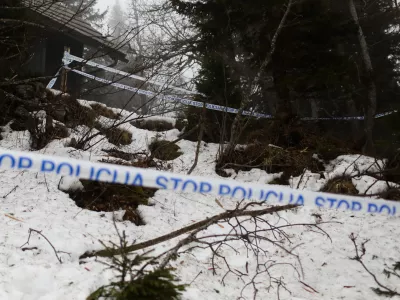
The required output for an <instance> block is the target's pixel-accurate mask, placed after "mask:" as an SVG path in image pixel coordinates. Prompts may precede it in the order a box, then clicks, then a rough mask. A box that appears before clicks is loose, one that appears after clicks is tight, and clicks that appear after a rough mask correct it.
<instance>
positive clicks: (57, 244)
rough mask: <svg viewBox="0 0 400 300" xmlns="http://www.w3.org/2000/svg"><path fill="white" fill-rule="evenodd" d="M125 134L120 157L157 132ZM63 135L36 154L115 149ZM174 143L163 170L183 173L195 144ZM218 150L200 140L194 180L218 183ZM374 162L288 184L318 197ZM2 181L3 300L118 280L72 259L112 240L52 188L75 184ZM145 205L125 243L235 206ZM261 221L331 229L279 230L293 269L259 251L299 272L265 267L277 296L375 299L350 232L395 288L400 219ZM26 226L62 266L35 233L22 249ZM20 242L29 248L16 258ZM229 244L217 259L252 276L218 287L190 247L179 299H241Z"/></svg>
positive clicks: (23, 143) (243, 175)
mask: <svg viewBox="0 0 400 300" xmlns="http://www.w3.org/2000/svg"><path fill="white" fill-rule="evenodd" d="M81 103H84V102H83V101H82V102H81ZM124 114H125V112H124V113H123V115H124ZM103 121H104V118H102V122H103ZM124 128H125V129H127V130H129V131H130V132H132V135H133V142H132V143H131V144H130V145H127V146H123V147H121V148H120V149H121V150H123V151H126V152H137V151H140V150H144V149H147V146H148V144H149V143H150V141H151V140H152V139H153V138H154V137H156V135H160V133H155V132H150V131H147V130H141V129H138V128H135V127H133V126H131V125H130V124H129V123H128V124H125V125H124ZM4 130H5V132H3V133H2V135H3V137H4V139H3V140H2V141H0V147H3V148H8V149H18V150H24V151H29V148H30V147H29V138H30V137H29V133H28V132H12V131H11V130H10V128H9V127H8V126H6V127H4ZM82 130H84V128H83V127H82V128H77V130H75V131H74V132H73V133H72V135H71V137H73V136H79V132H81V131H82ZM178 133H179V132H178V130H170V131H168V132H165V133H161V136H162V137H163V138H165V139H168V140H174V139H176V138H177V136H178ZM71 137H70V138H71ZM70 138H67V139H64V140H57V141H53V142H51V143H50V144H49V145H48V146H47V147H46V148H45V149H43V150H41V151H39V152H40V153H46V154H50V155H57V156H67V157H73V158H77V159H82V160H92V161H98V160H100V159H101V158H104V157H106V156H107V154H106V153H105V152H103V151H101V149H107V148H114V146H113V145H112V144H109V143H108V142H107V141H106V140H105V141H102V142H101V143H99V144H97V145H96V146H95V147H93V148H91V149H90V151H87V152H84V151H78V150H76V149H73V148H67V147H65V145H66V144H67V142H68V140H69V139H70ZM99 138H100V137H99ZM95 142H96V141H93V143H95ZM178 145H179V146H180V147H181V149H182V152H183V155H182V156H180V157H179V158H177V159H175V160H174V161H173V162H172V167H171V169H170V171H172V172H175V173H187V171H188V170H189V169H190V167H191V165H192V163H193V159H194V154H195V149H196V143H193V142H189V141H185V140H182V141H180V142H179V143H178ZM217 151H218V145H215V144H206V143H202V145H201V152H200V153H201V154H200V157H199V163H198V166H197V168H196V170H195V171H194V172H193V175H200V176H206V177H209V178H210V177H218V175H217V174H215V172H214V169H215V157H216V154H217ZM354 161H356V162H355V164H353V162H354ZM380 164H382V162H377V163H376V162H375V161H374V159H372V158H367V157H358V156H342V157H339V158H338V159H336V160H335V161H333V162H331V163H330V164H329V166H327V168H326V171H327V172H326V173H325V174H324V176H323V177H324V178H322V177H321V175H320V174H312V173H306V174H304V176H303V177H302V178H300V177H298V178H292V179H291V185H292V187H296V188H297V187H298V188H300V189H310V190H319V189H320V188H321V187H322V186H323V185H324V183H325V182H326V180H327V179H329V178H332V177H333V176H335V175H337V174H343V173H344V172H346V174H357V173H356V172H358V170H366V169H368V168H370V169H372V170H373V169H376V168H379V165H380ZM354 166H356V168H355V167H354ZM230 173H231V174H232V178H235V179H236V180H239V181H243V182H257V183H268V182H270V181H272V180H273V179H274V178H276V177H277V176H278V174H267V173H266V172H264V171H262V170H258V169H253V170H252V171H250V172H239V174H236V173H234V172H233V171H232V172H230ZM0 174H1V176H0V226H1V230H0V299H12V300H14V299H15V300H17V299H18V300H19V299H21V300H22V299H23V300H30V299H32V300H33V299H40V300H45V299H46V300H47V299H48V300H50V299H51V300H54V299H86V297H87V296H88V295H89V294H90V293H91V292H93V291H94V290H95V289H97V288H99V287H100V286H102V285H105V284H107V283H109V282H110V281H111V280H113V279H115V277H114V276H115V274H114V273H112V272H111V271H110V270H108V269H107V268H106V267H105V265H104V264H101V263H99V262H97V261H96V259H95V258H91V259H87V260H85V263H80V261H79V256H80V255H82V254H83V253H84V252H85V251H88V250H97V249H102V246H101V244H100V243H99V240H102V241H104V242H108V241H114V242H116V241H117V235H116V232H115V228H114V224H113V222H112V213H98V212H93V211H88V210H82V209H81V208H79V207H77V206H76V205H75V203H74V201H73V200H71V199H70V198H69V196H68V194H66V193H64V192H62V191H60V189H59V187H60V186H61V188H62V189H65V186H66V185H69V186H71V185H72V186H73V185H75V186H76V184H75V183H74V182H71V181H70V180H68V179H63V181H61V182H60V180H61V178H60V177H59V176H50V175H46V176H45V175H44V174H36V173H28V172H18V171H0ZM374 180H375V179H373V178H372V177H371V178H369V177H367V176H363V177H362V178H356V179H353V183H354V184H355V186H356V187H357V189H358V190H359V191H360V193H364V192H365V191H366V189H367V188H368V186H370V185H371V182H374ZM381 188H382V184H381V183H380V182H377V183H376V184H374V186H373V187H372V188H370V189H369V190H368V191H367V193H376V192H377V191H380V189H381ZM151 202H152V203H153V204H154V205H153V206H140V207H139V210H140V212H141V214H142V216H143V217H144V221H145V222H146V225H145V226H135V225H134V224H133V223H131V222H128V221H126V222H118V223H117V226H118V229H119V230H121V231H122V230H124V231H125V232H126V235H127V237H128V239H129V240H131V241H134V240H135V241H136V242H141V241H145V240H148V239H151V238H155V237H158V236H160V235H163V234H166V233H168V232H170V231H173V230H176V229H178V228H181V227H183V226H185V225H189V224H191V223H193V222H194V221H199V220H202V219H205V218H207V217H210V216H213V215H215V214H218V213H221V212H223V211H224V209H223V208H222V207H221V206H223V207H224V208H226V209H227V208H232V207H234V205H235V204H236V201H235V200H232V199H229V198H216V197H214V196H206V195H201V194H190V193H176V192H170V191H157V192H156V194H155V196H154V197H153V198H152V199H151ZM319 216H320V217H319ZM268 218H269V222H270V224H274V225H276V226H278V225H285V224H307V223H314V222H316V221H322V222H328V223H324V224H320V227H321V228H322V229H323V230H324V231H325V232H326V233H327V234H329V236H330V238H331V239H329V238H328V237H327V236H325V235H323V234H321V232H320V231H318V230H316V228H312V227H303V226H295V227H288V228H287V229H285V231H286V233H287V236H288V238H289V239H282V238H281V237H277V239H278V240H280V241H281V243H282V244H281V245H282V246H284V247H286V248H289V249H294V248H295V247H296V246H297V247H296V248H295V250H293V253H294V254H296V255H298V256H299V257H300V262H299V261H298V260H297V259H296V258H295V257H294V256H292V255H290V254H288V253H286V252H285V251H283V250H282V249H281V248H279V247H277V246H274V245H272V244H271V243H265V247H266V248H265V249H264V250H266V251H267V253H268V256H267V257H265V258H264V261H263V263H271V262H276V263H290V264H292V265H293V266H295V267H296V268H297V270H299V273H297V272H296V271H295V270H294V268H293V267H292V266H290V265H288V264H281V265H279V264H278V265H277V266H275V267H274V268H272V269H271V275H272V276H273V277H276V278H281V279H282V281H283V282H285V284H286V288H287V290H289V291H290V293H289V292H287V291H285V290H284V289H283V288H282V287H281V288H280V299H292V300H313V299H327V300H328V299H352V300H357V299H360V300H361V299H379V297H378V296H377V295H376V294H375V293H374V292H373V291H372V290H371V289H370V288H371V287H376V284H375V282H374V281H373V279H372V277H371V276H370V275H368V274H367V273H366V272H365V270H364V269H363V268H362V266H361V265H360V264H359V263H358V262H356V261H354V260H351V258H352V257H354V254H355V253H354V246H353V244H352V243H351V241H350V239H349V235H350V234H351V233H354V234H355V235H356V236H358V237H359V242H362V241H363V240H364V239H370V241H369V243H368V244H367V253H366V255H365V257H364V261H365V263H366V265H367V266H368V267H369V268H370V270H371V271H372V272H374V273H375V274H377V276H378V277H379V278H382V281H384V282H386V283H387V284H388V285H389V286H391V287H392V288H396V285H395V284H396V279H395V278H389V279H387V278H386V277H384V275H383V274H382V271H383V268H384V264H385V263H386V264H388V265H392V264H393V263H395V262H396V259H397V260H400V255H399V254H400V219H399V218H398V217H387V216H377V215H363V214H352V213H351V212H341V211H335V210H323V209H311V208H307V207H304V208H300V209H297V210H295V211H288V212H281V213H279V216H278V215H270V216H269V217H268ZM248 226H254V225H252V224H248ZM30 228H32V229H36V230H39V231H41V232H42V234H43V235H45V236H46V237H47V238H48V240H49V241H50V242H51V243H52V245H53V246H54V248H55V249H56V250H57V251H58V256H59V257H60V258H61V260H62V264H60V263H59V261H58V260H57V258H56V255H55V253H54V250H53V248H52V247H51V246H50V245H49V244H48V242H47V241H46V240H44V239H43V237H41V236H40V235H38V234H36V233H32V235H31V237H30V241H29V244H26V245H25V243H26V242H27V240H28V235H29V233H28V231H29V229H30ZM226 231H227V228H226V225H225V226H224V225H221V224H220V225H214V226H211V227H210V228H209V229H208V230H207V231H206V232H204V233H202V235H212V234H222V233H224V232H226ZM180 238H182V236H181V237H180ZM178 240H179V238H177V239H174V240H171V241H168V242H166V243H163V244H160V245H158V246H156V247H155V248H154V249H155V252H154V254H156V253H160V252H163V251H165V250H166V249H168V248H169V247H172V246H174V245H175V244H176V242H177V241H178ZM289 240H290V242H289ZM22 245H24V247H29V248H31V249H29V250H25V251H23V250H22V249H21V246H22ZM232 247H233V249H235V250H236V251H237V252H236V251H234V250H233V249H229V248H224V249H223V250H222V254H223V255H224V256H225V257H226V258H227V260H228V261H230V263H231V266H232V268H234V269H237V270H239V271H240V272H242V273H246V264H247V263H248V265H249V275H248V276H244V277H243V278H242V279H239V278H238V277H236V276H235V275H233V274H230V275H228V276H227V277H226V278H225V280H224V284H223V283H222V282H221V279H222V276H223V275H224V274H225V272H226V270H224V266H223V263H222V262H221V261H218V262H217V263H218V266H219V267H220V268H221V269H218V270H216V271H217V275H215V276H213V270H212V268H211V263H210V258H211V253H210V251H209V250H195V251H193V252H192V253H191V255H189V254H184V255H181V256H180V257H179V258H178V259H177V260H176V261H173V262H172V263H171V264H172V266H173V267H175V268H176V269H177V270H176V274H177V275H178V277H179V278H180V279H181V280H182V282H183V283H191V285H190V287H189V288H187V291H186V292H185V293H184V297H183V298H184V299H190V300H197V299H202V300H203V299H221V300H222V299H227V300H228V299H229V300H231V299H238V297H239V296H240V295H241V291H242V288H243V287H244V286H245V284H246V283H247V282H248V281H250V280H251V276H252V275H251V270H253V269H254V267H255V257H254V255H253V254H251V253H247V251H246V248H245V247H244V245H243V244H241V243H239V242H236V243H233V244H232ZM267 260H268V261H267ZM257 282H258V285H257V288H258V289H259V291H258V299H278V297H277V289H276V285H275V286H274V287H273V288H271V289H267V287H268V285H269V277H268V276H267V274H263V275H260V276H259V277H258V278H257ZM398 283H399V281H397V284H398ZM253 292H254V290H253V288H252V286H248V287H247V288H246V289H245V290H244V291H243V293H244V294H243V295H244V296H245V297H246V299H252V298H253Z"/></svg>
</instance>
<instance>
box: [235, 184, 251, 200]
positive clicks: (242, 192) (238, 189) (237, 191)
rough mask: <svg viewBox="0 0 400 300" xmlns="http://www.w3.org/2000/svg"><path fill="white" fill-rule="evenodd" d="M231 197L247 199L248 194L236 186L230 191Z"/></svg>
mask: <svg viewBox="0 0 400 300" xmlns="http://www.w3.org/2000/svg"><path fill="white" fill-rule="evenodd" d="M237 193H239V195H237ZM239 196H240V197H239ZM232 197H237V198H248V193H247V191H246V189H244V188H242V187H241V186H237V187H235V188H234V189H233V191H232Z"/></svg>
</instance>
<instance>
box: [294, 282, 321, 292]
mask: <svg viewBox="0 0 400 300" xmlns="http://www.w3.org/2000/svg"><path fill="white" fill-rule="evenodd" d="M299 282H300V283H302V284H304V285H305V286H306V287H308V288H309V289H312V290H313V291H314V292H315V293H317V294H319V292H318V291H317V290H315V289H314V288H313V287H311V286H309V285H308V284H307V283H304V282H303V281H301V280H299Z"/></svg>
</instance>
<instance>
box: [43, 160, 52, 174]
mask: <svg viewBox="0 0 400 300" xmlns="http://www.w3.org/2000/svg"><path fill="white" fill-rule="evenodd" d="M54 169H55V164H54V162H52V161H50V160H43V161H42V164H41V167H40V171H42V172H53V171H54Z"/></svg>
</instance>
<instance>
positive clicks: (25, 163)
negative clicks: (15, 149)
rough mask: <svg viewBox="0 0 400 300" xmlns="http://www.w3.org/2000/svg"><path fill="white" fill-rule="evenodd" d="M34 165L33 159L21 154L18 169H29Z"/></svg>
mask: <svg viewBox="0 0 400 300" xmlns="http://www.w3.org/2000/svg"><path fill="white" fill-rule="evenodd" d="M31 167H32V159H30V158H29V157H24V156H21V157H20V158H19V160H18V169H29V168H31Z"/></svg>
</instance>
